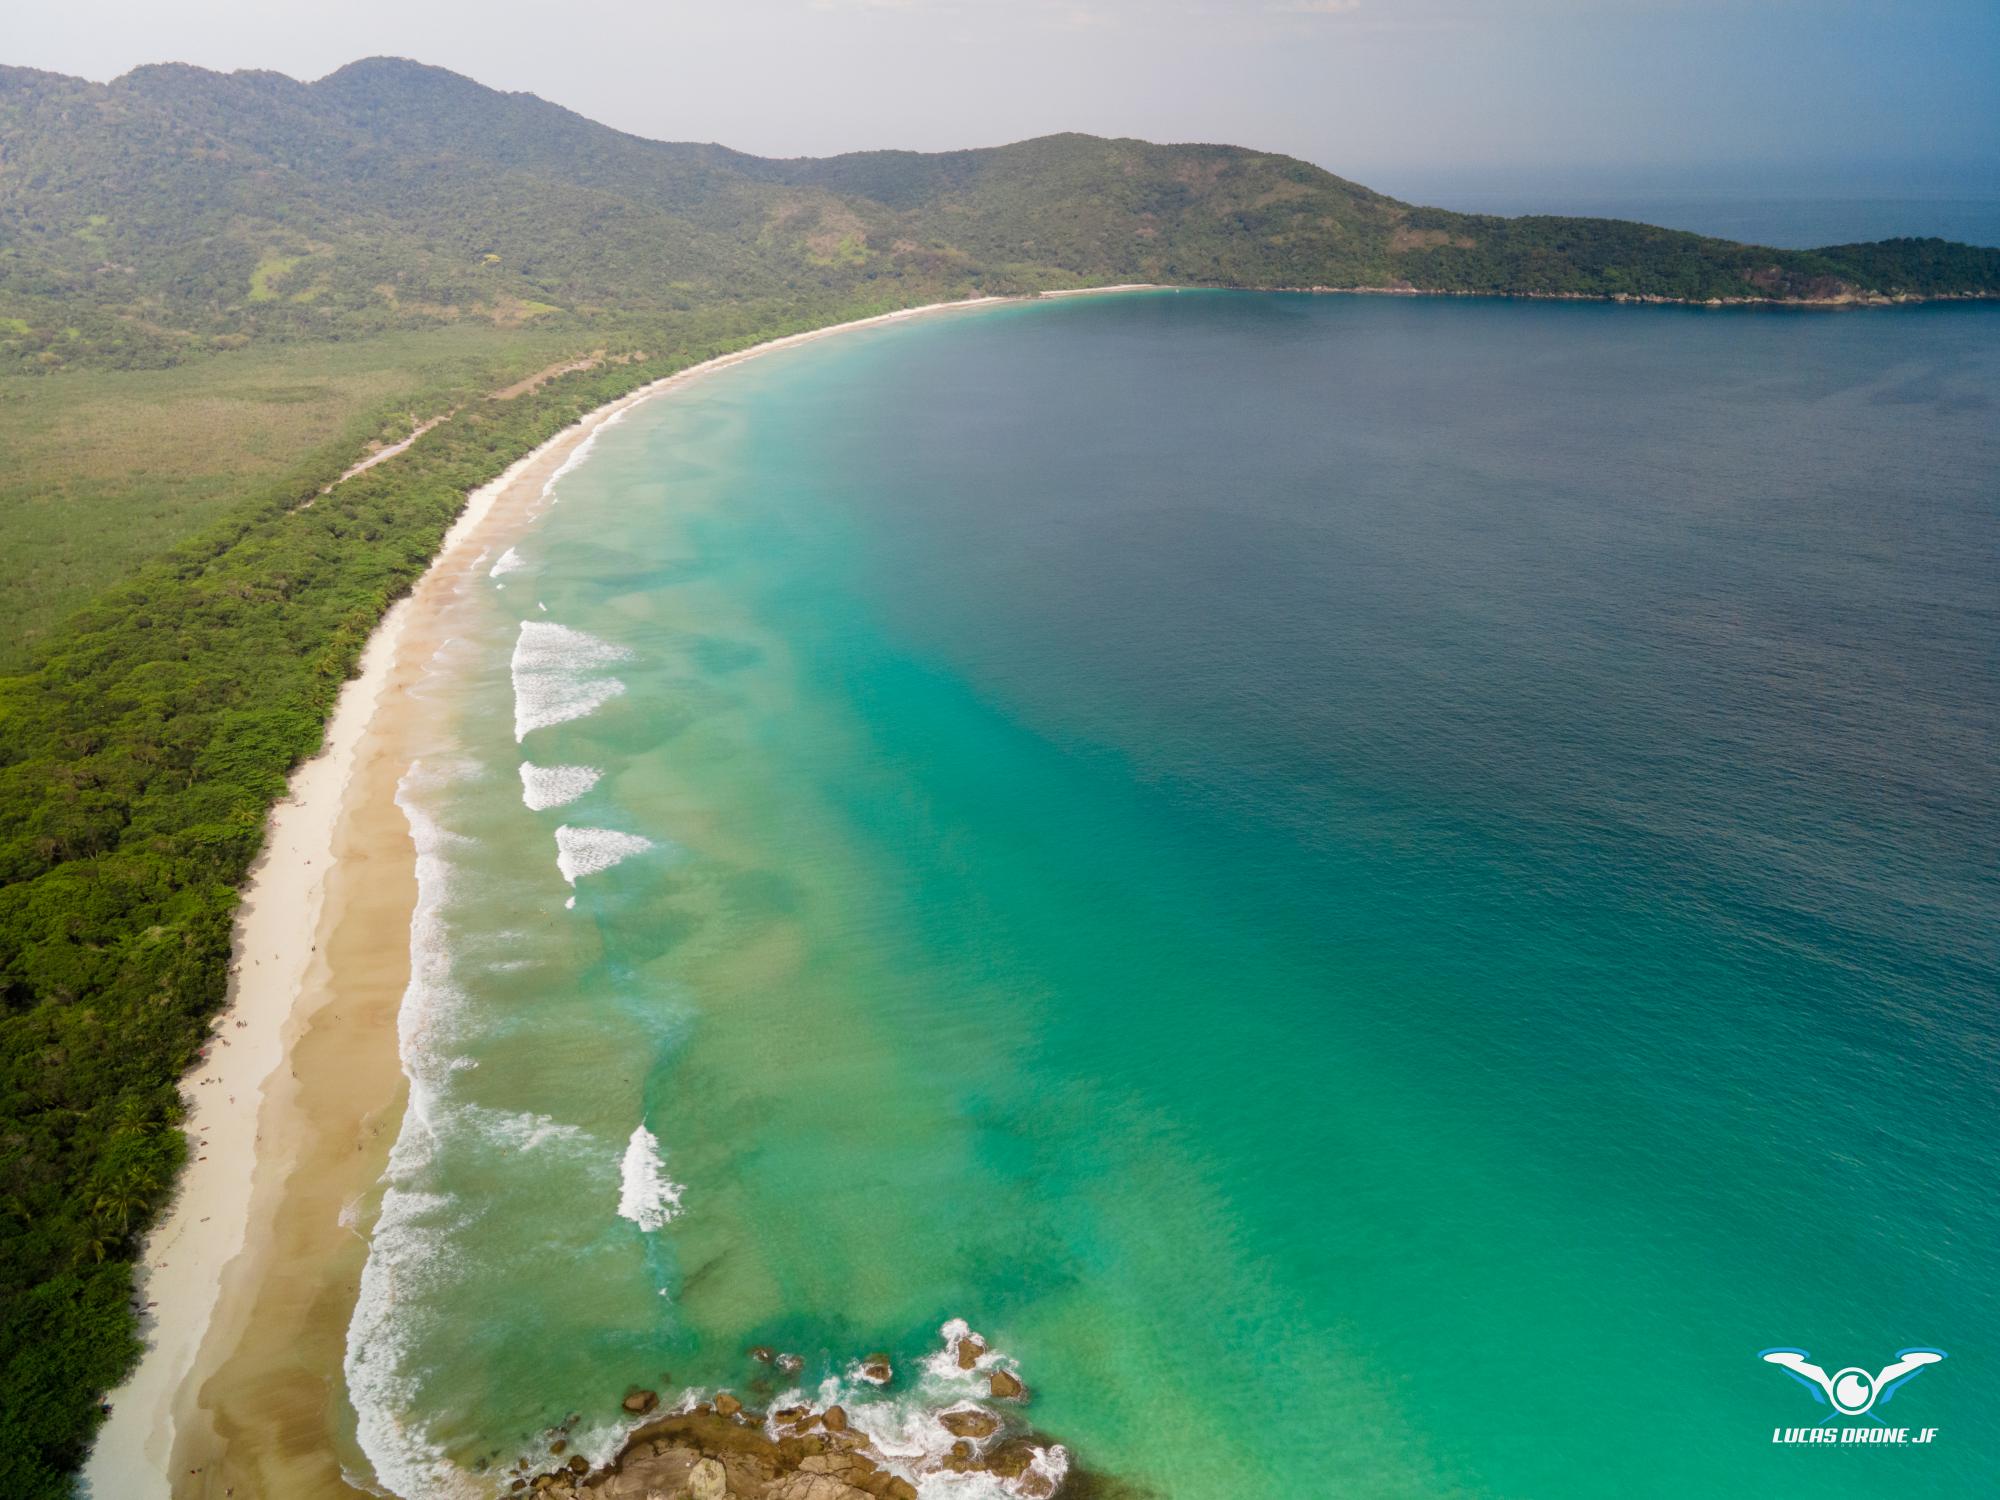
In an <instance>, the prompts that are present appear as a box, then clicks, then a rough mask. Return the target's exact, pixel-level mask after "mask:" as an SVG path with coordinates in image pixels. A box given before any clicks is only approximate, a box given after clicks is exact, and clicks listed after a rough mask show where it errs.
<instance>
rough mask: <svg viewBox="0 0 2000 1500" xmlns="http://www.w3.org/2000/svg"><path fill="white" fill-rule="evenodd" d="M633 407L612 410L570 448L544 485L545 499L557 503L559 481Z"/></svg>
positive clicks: (587, 456)
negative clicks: (580, 440) (581, 439)
mask: <svg viewBox="0 0 2000 1500" xmlns="http://www.w3.org/2000/svg"><path fill="white" fill-rule="evenodd" d="M631 409H632V408H631V407H629V406H621V407H619V408H618V410H616V411H614V412H612V413H611V414H610V415H609V416H607V417H605V418H604V419H603V420H601V421H600V422H598V424H597V425H596V426H595V427H593V428H591V429H590V431H589V433H587V434H586V435H585V437H584V439H583V441H582V442H580V443H578V444H577V445H576V446H575V447H574V448H572V449H570V451H569V456H568V457H567V458H565V459H564V460H563V461H562V462H561V463H559V464H557V465H556V471H555V473H553V474H551V475H549V477H548V482H547V483H546V484H544V485H543V486H542V498H543V499H544V500H547V501H548V502H549V503H550V504H552V505H553V504H554V503H555V495H556V485H557V483H558V482H560V481H561V479H562V478H563V476H564V475H566V474H568V473H569V472H570V470H572V469H574V468H575V467H576V466H577V465H578V464H580V463H582V462H583V461H584V460H585V459H586V458H589V457H590V450H591V449H592V448H595V447H596V446H597V440H598V439H599V438H600V437H602V436H603V435H604V434H605V433H606V432H607V431H609V430H610V429H611V428H613V427H616V426H617V425H618V424H619V423H620V422H622V421H624V420H625V413H627V412H628V411H630V410H631Z"/></svg>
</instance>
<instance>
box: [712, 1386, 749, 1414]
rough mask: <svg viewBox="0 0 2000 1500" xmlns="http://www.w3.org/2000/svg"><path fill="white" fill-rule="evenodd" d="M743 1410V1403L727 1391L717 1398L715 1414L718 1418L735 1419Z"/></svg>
mask: <svg viewBox="0 0 2000 1500" xmlns="http://www.w3.org/2000/svg"><path fill="white" fill-rule="evenodd" d="M741 1410H743V1403H742V1402H741V1401H738V1400H737V1399H736V1398H735V1397H734V1396H732V1395H730V1394H729V1392H727V1391H724V1392H723V1393H722V1394H721V1395H719V1396H717V1397H716V1398H715V1414H716V1415H717V1416H718V1417H733V1416H735V1415H736V1414H737V1413H738V1412H740V1411H741Z"/></svg>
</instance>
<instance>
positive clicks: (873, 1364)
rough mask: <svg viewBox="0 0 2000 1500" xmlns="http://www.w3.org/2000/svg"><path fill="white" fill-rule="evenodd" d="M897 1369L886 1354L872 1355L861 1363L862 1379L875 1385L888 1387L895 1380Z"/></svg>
mask: <svg viewBox="0 0 2000 1500" xmlns="http://www.w3.org/2000/svg"><path fill="white" fill-rule="evenodd" d="M895 1375H896V1372H895V1369H894V1368H893V1367H892V1366H891V1365H890V1363H889V1356H888V1355H886V1354H871V1355H869V1356H868V1357H867V1358H866V1359H864V1360H862V1361H861V1378H862V1379H863V1380H866V1381H869V1382H870V1383H871V1384H874V1385H887V1384H888V1383H889V1382H890V1381H891V1380H893V1379H894V1378H895Z"/></svg>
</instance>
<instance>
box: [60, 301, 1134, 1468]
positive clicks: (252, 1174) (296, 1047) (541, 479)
mask: <svg viewBox="0 0 2000 1500" xmlns="http://www.w3.org/2000/svg"><path fill="white" fill-rule="evenodd" d="M1168 289H1169V288H1165V287H1159V286H1156V285H1153V284H1146V283H1124V284H1119V285H1116V286H1104V287H1078V288H1070V289H1065V290H1062V291H1058V292H1051V293H1044V294H1042V295H1045V296H1052V297H1053V296H1084V295H1095V294H1106V293H1114V292H1128V291H1141V290H1168ZM1027 300H1034V299H1032V298H1015V297H999V296H991V297H975V298H968V299H962V300H958V301H952V302H939V303H930V304H926V305H923V306H919V307H912V308H901V309H896V310H894V311H891V312H887V313H880V314H876V315H873V316H871V317H866V318H858V319H852V320H849V321H846V322H842V323H837V324H830V325H828V326H826V327H823V328H817V329H810V330H807V331H805V332H802V333H796V334H788V335H785V336H782V337H779V338H775V339H770V340H766V341H765V342H762V343H759V344H755V345H752V346H750V347H748V348H745V349H741V350H737V351H734V352H732V353H729V354H725V355H720V356H718V357H716V358H714V359H711V360H707V361H704V362H702V363H700V364H697V365H692V366H690V367H688V368H687V369H684V370H680V371H677V372H675V373H673V374H671V375H667V376H663V377H661V378H660V379H658V380H654V381H651V382H648V383H647V384H645V385H643V386H640V387H638V388H637V389H635V390H633V391H630V392H627V393H626V394H625V395H623V396H620V397H617V398H615V399H614V400H612V401H609V402H607V403H605V404H604V405H602V406H600V407H597V408H596V409H594V410H593V411H591V412H589V413H587V414H586V415H585V416H583V417H582V418H581V419H579V420H578V421H577V422H575V423H573V424H572V425H570V426H569V427H566V428H564V429H563V430H562V431H561V432H559V433H557V434H556V435H555V436H554V437H552V438H550V439H549V440H548V441H546V442H544V443H543V444H541V445H540V446H539V447H537V448H535V449H534V450H533V451H531V452H530V453H528V454H527V455H525V456H524V457H522V458H520V459H518V460H517V461H516V462H515V463H514V464H513V465H511V466H510V467H509V468H508V469H507V470H506V471H505V472H504V473H502V474H501V475H500V476H499V477H497V478H496V479H494V480H492V481H491V482H489V483H488V484H486V485H483V486H481V487H480V488H478V489H476V490H474V491H472V492H471V493H470V494H469V495H468V496H467V498H466V502H465V505H464V507H463V509H462V510H461V511H460V514H459V516H458V517H457V519H456V520H455V521H454V522H453V524H452V526H451V527H450V529H449V530H448V531H447V533H446V534H445V537H444V539H443V541H442V542H441V544H440V546H439V548H438V550H437V552H436V554H435V555H434V556H433V558H432V559H431V562H430V564H429V566H428V568H427V569H426V571H425V572H424V574H423V575H422V577H421V578H420V579H419V580H418V581H417V583H416V584H415V585H414V587H413V588H412V589H411V591H410V592H409V594H407V595H406V596H404V597H403V598H402V599H400V600H398V601H396V602H395V603H394V604H392V605H391V606H390V608H389V609H388V610H387V611H386V612H385V614H384V616H383V618H382V619H381V620H380V621H379V622H378V624H377V625H376V628H375V630H374V632H373V634H372V635H371V636H370V638H369V641H368V644H367V646H366V648H365V650H364V652H363V654H362V657H361V661H360V665H359V669H358V671H357V674H356V675H355V676H354V677H353V678H351V679H350V680H349V681H348V682H347V683H346V684H345V686H344V687H343V688H342V690H341V693H340V697H339V699H338V701H337V703H336V705H335V708H334V710H333V713H332V714H331V715H330V716H329V719H328V722H327V727H326V734H325V737H324V740H323V742H322V748H321V750H320V752H319V753H318V754H317V755H316V756H314V757H313V758H312V759H311V760H309V761H307V762H305V763H304V764H302V765H301V766H300V767H298V768H297V769H296V770H295V771H294V772H293V774H292V777H291V780H290V783H289V785H288V787H287V791H286V794H285V796H284V798H283V799H282V800H281V801H280V802H279V803H278V804H277V805H276V806H275V807H274V809H273V812H272V814H271V817H270V820H269V823H268V826H267V834H266V843H265V848H264V851H263V852H262V854H260V856H259V858H258V860H257V863H256V864H255V865H254V866H253V868H252V870H251V874H250V877H249V880H248V882H247V883H246V885H245V887H244V890H243V893H242V904H241V908H240V910H239V914H238V918H237V923H236V931H235V936H234V942H233V945H232V949H233V951H232V961H231V980H230V989H229V994H228V997H227V999H226V1000H225V1002H224V1005H223V1007H222V1008H221V1010H220V1011H219V1012H218V1013H217V1016H216V1019H215V1022H214V1038H213V1040H212V1041H211V1043H210V1045H209V1046H208V1047H207V1048H206V1049H205V1050H204V1053H203V1061H202V1063H201V1065H200V1066H199V1067H198V1068H197V1069H196V1070H195V1071H194V1072H192V1073H191V1074H190V1075H189V1076H188V1077H187V1078H186V1079H185V1080H184V1088H185V1090H186V1094H185V1097H186V1098H187V1099H188V1101H189V1108H188V1113H187V1117H186V1121H185V1127H184V1128H185V1129H186V1131H187V1133H188V1137H189V1141H190V1159H189V1161H188V1163H187V1165H186V1167H185V1168H184V1169H183V1172H182V1174H181V1178H180V1181H179V1183H178V1184H177V1188H176V1193H175V1196H174V1199H173V1200H172V1202H171V1204H170V1205H169V1207H168V1209H167V1211H166V1213H165V1214H164V1216H163V1217H162V1218H161V1220H160V1221H159V1222H158V1223H157V1224H156V1225H155V1227H154V1228H153V1230H152V1231H151V1232H150V1233H149V1235H148V1236H147V1239H146V1242H145V1247H144V1251H143V1253H142V1256H141V1257H140V1260H139V1262H138V1266H137V1274H136V1276H135V1283H136V1286H137V1288H138V1296H139V1298H140V1299H141V1301H142V1302H143V1303H144V1304H145V1307H144V1311H143V1312H142V1314H141V1324H140V1331H141V1335H142V1337H143V1338H144V1339H145V1341H146V1345H147V1347H146V1351H145V1353H144V1354H143V1355H142V1356H141V1359H140V1361H139V1363H138V1364H137V1365H136V1366H135V1368H134V1369H133V1371H132V1372H131V1374H130V1375H129V1376H128V1378H127V1380H126V1381H125V1383H124V1384H123V1385H121V1386H120V1387H119V1388H118V1389H117V1390H115V1391H113V1392H111V1393H110V1394H109V1396H108V1397H107V1400H108V1401H109V1403H110V1405H111V1408H112V1410H111V1416H110V1417H109V1419H108V1420H107V1421H106V1423H105V1425H104V1427H103V1429H102V1430H101V1431H100V1433H99V1436H98V1440H97V1442H96V1444H95V1446H94V1447H93V1449H92V1452H91V1455H90V1458H89V1460H88V1461H87V1463H86V1464H85V1467H84V1470H83V1492H84V1493H86V1494H89V1495H93V1496H96V1497H98V1500H127V1497H131V1500H138V1497H141V1496H147V1495H164V1494H174V1495H207V1494H215V1495H218V1496H219V1495H225V1494H228V1493H230V1492H232V1491H233V1490H234V1489H235V1488H236V1487H237V1486H238V1485H239V1484H242V1483H245V1482H247V1483H248V1485H249V1488H247V1490H246V1491H245V1492H246V1493H252V1494H260V1493H283V1494H285V1495H287V1496H304V1495H307V1494H320V1493H326V1494H350V1495H351V1494H356V1493H360V1491H357V1490H355V1489H354V1488H353V1487H352V1486H350V1485H349V1484H348V1483H347V1481H346V1479H345V1477H344V1474H343V1472H342V1466H341V1463H340V1461H339V1458H338V1456H337V1455H335V1454H334V1453H333V1451H332V1444H331V1441H330V1436H331V1434H330V1423H329V1420H328V1419H329V1417H330V1415H331V1412H332V1410H333V1409H334V1407H335V1405H336V1403H337V1400H338V1397H337V1387H335V1388H332V1389H330V1388H329V1385H328V1381H329V1378H330V1376H329V1369H330V1371H331V1372H333V1373H334V1374H335V1375H337V1372H338V1369H339V1354H338V1350H335V1351H334V1357H333V1360H332V1364H331V1366H330V1367H328V1366H326V1365H325V1363H324V1356H325V1353H326V1351H325V1349H324V1348H318V1349H315V1341H317V1342H318V1343H320V1344H323V1343H324V1342H325V1340H326V1338H327V1336H328V1335H329V1333H330V1332H332V1331H333V1329H334V1327H335V1325H336V1324H337V1329H338V1337H337V1338H336V1340H335V1341H336V1342H340V1341H341V1340H344V1334H345V1329H346V1317H347V1312H348V1309H349V1308H350V1307H351V1304H352V1295H353V1284H352V1283H353V1280H354V1276H355V1274H356V1273H357V1272H358V1267H359V1258H358V1255H357V1253H356V1247H359V1248H360V1251H361V1252H362V1253H365V1241H364V1240H363V1239H362V1238H361V1236H360V1235H359V1234H358V1233H356V1232H354V1231H353V1230H351V1229H350V1228H349V1227H347V1225H346V1224H345V1223H343V1220H345V1219H346V1218H347V1215H348V1212H349V1211H350V1210H351V1209H352V1207H353V1206H354V1203H355V1201H356V1197H357V1195H356V1194H355V1193H354V1192H353V1188H354V1184H355V1183H356V1182H357V1181H358V1182H361V1183H363V1184H364V1186H363V1189H362V1191H364V1192H365V1185H366V1184H372V1183H373V1182H374V1180H375V1179H376V1178H377V1177H379V1175H380V1171H381V1169H382V1166H383V1164H384V1162H385V1161H386V1155H387V1150H388V1144H389V1142H390V1141H391V1140H392V1139H393V1137H394V1133H395V1127H396V1124H397V1122H398V1117H399V1115H400V1110H401V1101H402V1086H403V1082H404V1080H403V1077H402V1073H401V1066H400V1058H399V1057H398V1055H397V1047H396V1035H395V1024H394V1022H395V1015H396V1011H397V1009H398V1008H399V1005H400V998H401V994H402V990H403V987H404V984H405V983H406V982H407V977H408V949H407V941H406V939H407V934H408V930H409V920H410V915H411V911H412V909H413V907H414V904H415V873H414V863H415V855H414V850H413V848H412V846H411V844H410V840H409V833H408V829H407V827H406V826H405V825H404V823H403V819H402V815H401V812H400V810H399V809H398V808H397V807H396V806H395V804H394V795H393V794H394V787H395V783H396V781H397V780H398V779H399V778H400V776H401V774H402V772H403V770H404V769H405V768H406V767H407V765H408V763H409V762H408V758H407V755H406V753H405V752H406V751H407V750H408V748H409V746H410V744H411V742H412V738H413V735H414V732H415V730H416V729H417V728H418V726H419V724H420V722H421V720H422V713H421V705H420V704H417V705H413V700H412V690H413V689H414V688H415V687H416V686H417V684H418V683H419V681H420V680H421V678H422V676H423V675H424V674H425V672H426V671H427V670H428V669H429V665H430V662H431V659H432V657H433V656H434V655H435V652H436V649H437V647H438V645H439V644H441V639H440V635H439V630H438V626H439V621H440V618H441V616H442V615H443V613H444V611H445V610H446V608H447V607H448V605H449V604H450V602H451V601H452V599H454V598H455V597H457V596H458V592H459V591H460V590H461V589H462V588H463V587H464V586H465V584H466V583H467V582H468V581H469V580H470V579H471V578H472V577H474V576H475V575H476V573H477V570H478V566H479V563H480V562H481V561H483V560H484V558H485V557H486V556H487V555H490V553H491V552H492V551H493V550H494V549H495V548H497V547H499V546H503V545H505V544H506V542H507V541H508V540H509V539H510V537H511V536H512V535H514V534H516V533H518V532H519V531H520V530H523V529H525V528H526V527H527V526H528V525H529V524H530V523H531V522H532V520H533V519H534V516H535V514H537V512H536V511H535V510H534V505H535V502H536V500H537V499H539V498H540V496H541V495H542V493H543V491H544V488H545V486H546V485H547V484H548V483H549V482H550V480H551V478H552V477H553V476H554V474H555V473H556V472H557V471H558V470H559V469H560V468H561V467H562V466H563V465H565V464H566V463H568V462H570V461H572V460H573V459H574V458H575V456H576V455H577V453H578V451H579V450H581V449H582V448H584V447H585V445H587V444H588V443H589V442H590V441H591V440H592V438H593V437H594V436H595V435H596V434H597V433H598V432H600V431H601V430H602V429H603V427H604V426H605V425H607V424H608V423H609V422H611V421H613V420H616V419H617V418H618V417H621V416H622V415H623V414H624V413H625V412H627V411H628V410H630V409H631V408H632V407H633V406H635V405H637V404H639V403H640V402H642V401H647V400H650V399H652V398H653V397H655V396H659V395H663V394H665V393H667V392H668V391H671V390H673V389H675V388H676V387H678V386H680V385H682V384H685V383H687V382H690V381H693V380H695V379H698V378H700V377H701V376H703V375H706V374H710V373H713V372H714V371H717V370H721V369H726V368H728V367H729V366H731V365H735V364H739V363H742V362H743V361H745V360H748V359H752V358H756V357H758V356H760V355H763V354H768V353H771V352H774V351H777V350H781V349H787V348H791V347H794V346H796V345H799V344H804V343H809V342H812V341H814V340H816V339H821V338H826V337H829V336H831V335H833V334H837V333H844V332H851V331H854V330H857V329H862V328H868V327H875V326H880V325H887V324H891V323H896V322H901V321H904V320H906V319H909V318H913V317H919V316H925V315H931V314H936V313H941V312H949V311H955V310H966V309H976V308H980V307H990V306H997V305H1001V304H1004V303H1009V302H1018V301H1027ZM418 435H421V434H418ZM412 440H413V441H414V437H413V439H412ZM398 451H400V450H398ZM388 456H390V455H388V454H384V455H383V457H388ZM389 927H393V932H391V931H387V930H385V928H389ZM287 1064H289V1066H287ZM336 1164H337V1165H336ZM329 1204H332V1205H335V1209H334V1211H333V1212H328V1211H327V1209H328V1207H329ZM281 1248H282V1251H283V1253H282V1255H281V1254H280V1253H279V1252H280V1249H281ZM280 1270H281V1271H282V1276H274V1272H277V1271H280ZM316 1358H317V1360H318V1362H317V1363H316V1362H315V1361H316ZM287 1377H289V1379H288V1378H287ZM274 1403H276V1405H277V1407H278V1408H279V1409H276V1410H274V1409H272V1408H273V1404H274ZM301 1403H303V1408H304V1409H303V1410H302V1409H301ZM253 1413H254V1415H253ZM297 1419H306V1420H305V1422H304V1423H303V1425H302V1424H301V1423H300V1422H299V1421H298V1420H297ZM280 1474H282V1475H283V1476H284V1477H283V1479H282V1481H281V1483H282V1486H283V1487H282V1488H277V1487H274V1485H273V1483H272V1481H273V1479H274V1478H275V1477H276V1476H278V1475H280Z"/></svg>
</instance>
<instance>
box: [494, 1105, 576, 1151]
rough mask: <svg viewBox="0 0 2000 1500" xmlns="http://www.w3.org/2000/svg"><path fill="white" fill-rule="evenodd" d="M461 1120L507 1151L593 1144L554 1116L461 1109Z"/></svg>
mask: <svg viewBox="0 0 2000 1500" xmlns="http://www.w3.org/2000/svg"><path fill="white" fill-rule="evenodd" d="M463 1108H464V1115H463V1118H464V1120H465V1122H466V1123H467V1124H469V1125H470V1126H471V1127H472V1128H473V1129H475V1130H477V1131H479V1132H480V1133H481V1134H482V1135H484V1136H485V1137H486V1138H487V1139H488V1140H491V1141H494V1142H496V1143H497V1144H499V1145H502V1146H505V1147H506V1148H507V1149H508V1150H510V1151H533V1150H535V1149H537V1148H538V1147H543V1146H566V1147H588V1146H591V1145H593V1144H596V1143H595V1142H594V1141H593V1139H592V1137H591V1134H590V1132H589V1131H587V1130H585V1129H584V1128H583V1127H582V1126H581V1125H566V1124H564V1123H563V1122H562V1121H560V1120H558V1119H556V1118H555V1117H554V1116H553V1115H537V1114H530V1113H528V1112H527V1111H525V1110H523V1111H520V1112H514V1111H509V1110H504V1109H487V1108H485V1107H484V1106H482V1105H477V1104H469V1105H466V1106H464V1107H463Z"/></svg>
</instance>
